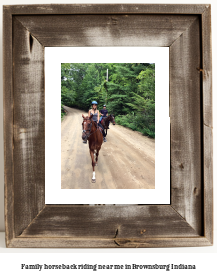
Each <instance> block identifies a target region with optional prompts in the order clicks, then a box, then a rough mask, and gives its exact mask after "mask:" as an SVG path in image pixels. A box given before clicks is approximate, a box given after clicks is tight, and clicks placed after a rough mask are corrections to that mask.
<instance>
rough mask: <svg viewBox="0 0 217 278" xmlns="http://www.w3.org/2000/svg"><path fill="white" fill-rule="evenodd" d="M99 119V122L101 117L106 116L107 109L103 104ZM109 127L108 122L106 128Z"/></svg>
mask: <svg viewBox="0 0 217 278" xmlns="http://www.w3.org/2000/svg"><path fill="white" fill-rule="evenodd" d="M100 115H101V117H100V119H99V122H100V123H101V121H102V119H103V118H105V117H107V116H108V110H107V109H106V105H105V104H104V105H103V109H101V110H100ZM107 129H109V123H108V128H107Z"/></svg>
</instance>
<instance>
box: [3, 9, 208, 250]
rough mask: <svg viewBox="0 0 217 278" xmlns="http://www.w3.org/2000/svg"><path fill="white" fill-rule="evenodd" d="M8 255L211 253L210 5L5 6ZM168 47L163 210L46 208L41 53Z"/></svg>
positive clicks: (147, 207) (145, 207)
mask: <svg viewBox="0 0 217 278" xmlns="http://www.w3.org/2000/svg"><path fill="white" fill-rule="evenodd" d="M3 24H4V27H3V32H4V150H5V223H6V246H7V247H117V248H118V247H171V246H173V247H175V246H205V245H212V244H213V179H212V172H213V159H212V155H213V147H212V140H213V139H212V82H211V78H212V66H211V6H210V5H157V4H156V5H148V4H132V5H129V4H124V5H122V4H117V5H113V4H112V5H111V4H110V5H108V4H105V5H98V4H97V5H89V4H88V5H85V4H80V5H22V6H21V5H18V6H4V22H3ZM133 45H135V46H162V47H165V46H168V47H170V117H171V204H170V205H129V206H128V205H126V206H115V205H109V206H103V205H100V206H99V205H96V206H87V205H45V202H44V186H45V180H44V176H45V167H44V165H45V163H44V159H45V152H44V146H45V145H44V140H45V137H44V134H45V128H44V121H45V119H44V93H45V92H44V47H46V46H133Z"/></svg>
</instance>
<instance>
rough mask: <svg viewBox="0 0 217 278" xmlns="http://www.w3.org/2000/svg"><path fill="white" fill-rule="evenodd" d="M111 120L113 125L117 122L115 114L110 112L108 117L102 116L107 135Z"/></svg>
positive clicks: (102, 123)
mask: <svg viewBox="0 0 217 278" xmlns="http://www.w3.org/2000/svg"><path fill="white" fill-rule="evenodd" d="M109 122H112V123H113V125H115V124H116V123H115V117H114V115H112V114H110V115H109V116H108V117H105V118H102V121H101V125H102V126H103V128H104V130H105V131H106V135H107V130H108V126H109Z"/></svg>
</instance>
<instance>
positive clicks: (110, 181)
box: [61, 107, 155, 189]
mask: <svg viewBox="0 0 217 278" xmlns="http://www.w3.org/2000/svg"><path fill="white" fill-rule="evenodd" d="M65 108H66V110H67V111H68V114H67V116H65V117H64V119H63V121H62V124H61V187H62V189H66V188H67V189H69V188H72V189H73V188H75V189H91V188H95V189H100V188H101V189H131V188H133V189H140V188H142V189H144V188H147V189H153V188H154V187H155V140H154V139H150V138H148V137H145V136H142V135H141V134H140V133H139V132H136V131H132V130H130V129H127V128H124V127H122V126H119V125H114V126H113V125H112V124H110V129H109V130H108V135H107V142H106V143H103V144H102V147H101V150H100V152H99V161H98V166H96V167H95V172H96V183H92V182H91V178H92V165H91V158H90V154H89V146H88V143H87V144H83V142H82V139H81V134H82V127H81V123H82V116H81V115H82V113H83V114H84V115H87V113H86V112H84V111H81V110H78V109H74V108H73V109H72V108H69V107H65Z"/></svg>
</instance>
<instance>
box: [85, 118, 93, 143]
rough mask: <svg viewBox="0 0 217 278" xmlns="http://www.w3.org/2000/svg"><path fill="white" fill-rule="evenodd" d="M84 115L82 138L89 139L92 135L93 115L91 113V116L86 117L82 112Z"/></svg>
mask: <svg viewBox="0 0 217 278" xmlns="http://www.w3.org/2000/svg"><path fill="white" fill-rule="evenodd" d="M82 117H83V123H82V129H83V131H82V139H83V140H87V139H88V137H89V136H90V131H91V128H92V120H91V118H92V117H93V115H91V116H90V117H85V116H84V115H83V114H82Z"/></svg>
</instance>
